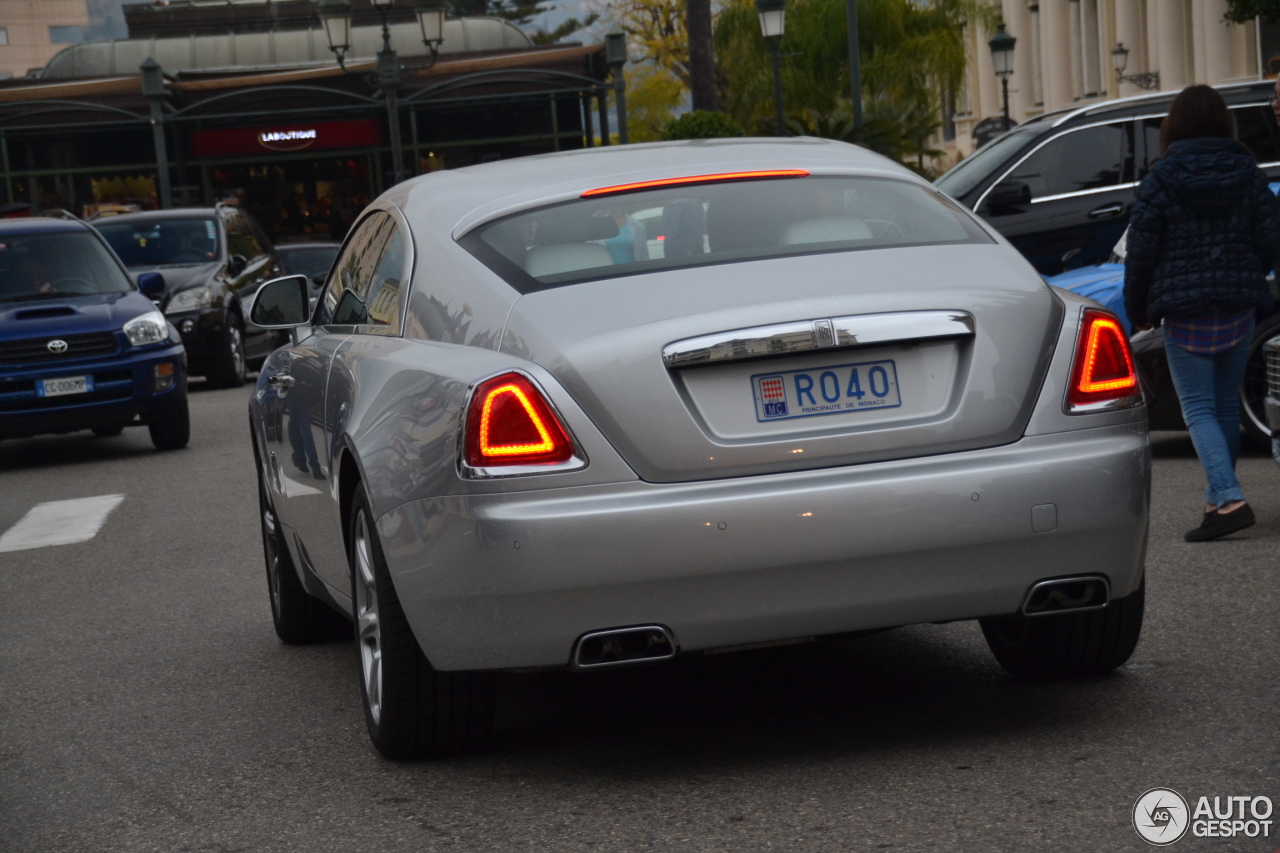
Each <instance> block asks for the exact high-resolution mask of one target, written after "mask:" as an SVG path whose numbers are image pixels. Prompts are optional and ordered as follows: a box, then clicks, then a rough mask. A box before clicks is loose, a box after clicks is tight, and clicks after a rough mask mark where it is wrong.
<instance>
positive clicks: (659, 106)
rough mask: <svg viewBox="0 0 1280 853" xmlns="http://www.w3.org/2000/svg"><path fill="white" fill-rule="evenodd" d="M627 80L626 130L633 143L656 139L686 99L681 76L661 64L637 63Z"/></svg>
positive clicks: (630, 70)
mask: <svg viewBox="0 0 1280 853" xmlns="http://www.w3.org/2000/svg"><path fill="white" fill-rule="evenodd" d="M624 74H625V76H626V80H627V132H628V134H629V135H630V138H631V141H632V142H656V141H658V140H659V139H661V138H662V131H663V129H664V128H665V127H666V126H667V122H669V121H671V119H672V118H674V116H675V111H676V109H677V108H678V107H679V106H680V105H681V103H683V102H684V97H685V88H684V84H683V83H681V82H680V79H679V78H678V77H676V76H675V75H674V74H672V73H671V72H670V71H668V70H667V69H666V68H663V67H662V66H660V65H653V64H647V65H636V66H632V67H630V68H628V69H627V70H626V71H625V72H624Z"/></svg>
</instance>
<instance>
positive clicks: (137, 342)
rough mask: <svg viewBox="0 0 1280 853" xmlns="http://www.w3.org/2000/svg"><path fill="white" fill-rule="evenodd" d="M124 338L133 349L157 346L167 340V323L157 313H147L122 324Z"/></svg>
mask: <svg viewBox="0 0 1280 853" xmlns="http://www.w3.org/2000/svg"><path fill="white" fill-rule="evenodd" d="M124 336H125V337H126V338H128V339H129V343H130V344H131V345H133V346H135V347H141V346H146V345H147V344H158V343H161V342H162V341H166V340H168V339H169V321H168V320H166V319H165V318H164V315H163V314H161V313H160V312H159V311H148V312H147V313H145V314H139V315H138V316H137V317H134V318H133V319H132V320H130V321H129V322H127V323H125V324H124Z"/></svg>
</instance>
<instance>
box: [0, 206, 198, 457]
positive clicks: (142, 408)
mask: <svg viewBox="0 0 1280 853" xmlns="http://www.w3.org/2000/svg"><path fill="white" fill-rule="evenodd" d="M164 286H165V285H164V278H163V277H162V276H161V275H160V274H158V273H150V274H146V275H142V276H139V280H138V283H137V285H136V286H135V284H134V282H133V281H132V280H131V279H130V278H129V275H128V273H126V272H125V269H124V267H123V266H122V265H121V263H120V259H119V258H117V257H116V255H115V253H114V252H112V251H111V248H110V247H109V246H108V245H107V243H106V241H105V240H103V239H102V237H101V236H100V235H99V234H98V233H97V232H96V231H95V230H94V229H93V228H91V227H89V226H88V225H86V224H85V223H83V222H80V221H78V220H70V219H41V218H33V219H10V220H3V221H0V438H19V437H25V436H31V435H39V434H41V433H64V432H73V431H75V430H81V429H91V430H93V432H94V433H95V434H97V435H99V436H110V435H118V434H119V433H120V432H121V431H122V430H123V429H124V428H125V427H127V426H138V425H142V424H146V426H147V428H148V429H149V430H150V431H151V441H152V443H153V444H155V446H156V447H157V448H158V449H160V450H174V449H177V448H180V447H185V446H186V444H187V440H188V438H189V436H190V431H191V429H190V419H189V417H188V414H187V366H186V354H185V352H184V351H183V348H182V340H181V338H180V337H179V335H178V332H177V330H176V329H174V328H173V326H171V325H170V324H169V322H168V321H167V320H166V319H165V317H164V315H163V314H161V313H160V312H159V311H157V310H156V306H155V305H154V304H153V303H152V301H151V300H150V299H149V298H148V295H152V294H153V295H159V294H160V293H162V292H163V291H164Z"/></svg>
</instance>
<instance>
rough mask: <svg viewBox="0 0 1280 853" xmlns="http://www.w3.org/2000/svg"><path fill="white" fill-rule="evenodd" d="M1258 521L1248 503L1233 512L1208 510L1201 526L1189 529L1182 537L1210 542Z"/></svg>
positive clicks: (1194, 540) (1251, 525)
mask: <svg viewBox="0 0 1280 853" xmlns="http://www.w3.org/2000/svg"><path fill="white" fill-rule="evenodd" d="M1257 521H1258V519H1256V518H1254V516H1253V510H1252V509H1250V508H1249V505H1248V504H1245V505H1244V506H1241V507H1237V508H1236V509H1233V510H1232V511H1231V512H1225V513H1224V512H1206V513H1205V514H1204V521H1203V522H1201V523H1200V526H1199V527H1196V528H1194V529H1192V530H1188V531H1187V533H1186V535H1185V536H1183V537H1182V538H1183V539H1185V540H1187V541H1188V542H1208V541H1210V540H1211V539H1219V538H1221V537H1223V536H1226V535H1228V534H1231V533H1236V532H1237V531H1240V530H1244V529H1245V528H1246V527H1253V525H1254V524H1256V523H1257Z"/></svg>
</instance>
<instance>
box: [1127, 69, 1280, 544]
mask: <svg viewBox="0 0 1280 853" xmlns="http://www.w3.org/2000/svg"><path fill="white" fill-rule="evenodd" d="M1160 150H1161V152H1162V156H1161V158H1160V160H1159V161H1158V162H1157V163H1156V164H1155V166H1154V168H1153V169H1152V170H1151V172H1150V173H1149V174H1148V175H1147V176H1146V177H1145V178H1143V179H1142V184H1141V186H1139V188H1138V193H1137V198H1136V199H1135V200H1134V203H1133V212H1132V214H1131V217H1130V221H1129V237H1128V254H1127V255H1126V257H1125V270H1124V305H1125V311H1126V312H1127V313H1128V315H1129V319H1130V321H1131V322H1132V323H1133V326H1134V328H1135V329H1149V328H1151V325H1152V324H1154V323H1156V322H1160V321H1162V320H1163V322H1164V345H1165V352H1166V354H1167V355H1168V359H1169V372H1170V373H1171V374H1172V377H1173V384H1174V387H1175V388H1176V389H1177V392H1178V400H1179V402H1180V403H1181V404H1182V415H1183V418H1184V420H1186V422H1187V428H1188V429H1189V430H1190V431H1191V441H1192V443H1193V444H1194V445H1195V448H1196V454H1197V455H1198V456H1199V457H1200V464H1201V465H1202V466H1203V467H1204V472H1205V476H1206V478H1207V479H1208V481H1209V486H1208V488H1207V489H1206V490H1205V493H1204V501H1205V508H1204V519H1203V521H1202V522H1201V524H1200V526H1199V527H1196V528H1194V529H1193V530H1190V531H1188V532H1187V534H1186V540H1187V541H1188V542H1204V541H1208V540H1210V539H1217V538H1218V537H1220V536H1226V535H1227V534H1228V533H1234V532H1235V531H1237V530H1243V529H1244V528H1246V527H1249V526H1250V525H1252V524H1253V523H1254V520H1255V519H1254V515H1253V510H1251V509H1250V508H1249V505H1248V504H1247V503H1246V502H1245V499H1244V492H1243V491H1241V489H1240V483H1239V481H1237V480H1236V475H1235V466H1236V456H1237V454H1238V452H1239V449H1240V397H1239V388H1240V381H1241V379H1242V378H1243V376H1244V368H1245V362H1246V360H1247V359H1248V355H1249V344H1250V341H1251V339H1252V337H1253V325H1254V319H1255V317H1256V315H1257V312H1258V311H1259V310H1263V311H1266V310H1270V309H1271V306H1272V299H1271V292H1270V289H1269V287H1268V285H1267V280H1266V276H1267V273H1268V272H1269V271H1271V270H1272V269H1273V268H1274V267H1275V266H1276V260H1277V257H1280V212H1278V211H1277V204H1276V198H1275V196H1274V195H1272V194H1271V191H1270V190H1269V189H1268V188H1267V177H1266V175H1265V174H1263V172H1262V170H1261V169H1259V168H1258V166H1257V163H1255V162H1254V159H1253V157H1252V156H1251V155H1250V154H1249V151H1248V150H1247V149H1246V148H1245V147H1244V146H1243V145H1241V144H1240V143H1239V142H1237V141H1236V140H1235V125H1234V123H1233V121H1232V118H1231V113H1230V112H1229V111H1228V110H1227V105H1226V104H1225V103H1224V102H1223V100H1222V96H1221V95H1219V94H1218V93H1217V92H1215V91H1214V90H1213V89H1211V88H1209V87H1208V86H1189V87H1187V88H1186V89H1183V90H1182V92H1180V93H1179V94H1178V97H1176V98H1175V99H1174V101H1173V105H1172V107H1171V108H1170V109H1169V115H1168V116H1167V117H1166V118H1165V120H1164V123H1163V124H1162V125H1161V126H1160Z"/></svg>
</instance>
